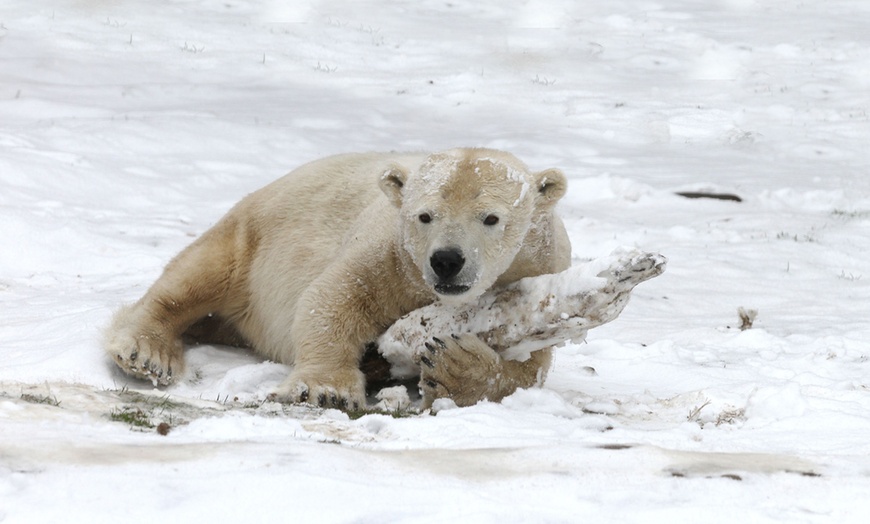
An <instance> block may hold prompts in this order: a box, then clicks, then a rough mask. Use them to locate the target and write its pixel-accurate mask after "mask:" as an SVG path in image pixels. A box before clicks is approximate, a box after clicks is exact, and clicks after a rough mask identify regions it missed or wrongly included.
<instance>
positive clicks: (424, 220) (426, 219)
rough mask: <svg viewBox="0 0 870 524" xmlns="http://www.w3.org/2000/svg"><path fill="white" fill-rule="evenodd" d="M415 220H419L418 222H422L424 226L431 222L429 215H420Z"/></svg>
mask: <svg viewBox="0 0 870 524" xmlns="http://www.w3.org/2000/svg"><path fill="white" fill-rule="evenodd" d="M417 218H418V219H420V222H422V223H424V224H428V223H429V222H432V215H430V214H429V213H420V215H419V216H418V217H417Z"/></svg>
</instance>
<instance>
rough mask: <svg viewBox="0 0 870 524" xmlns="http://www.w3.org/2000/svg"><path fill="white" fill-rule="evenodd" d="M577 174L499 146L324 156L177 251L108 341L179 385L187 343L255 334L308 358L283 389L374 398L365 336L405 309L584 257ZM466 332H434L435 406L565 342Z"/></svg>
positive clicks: (337, 398) (284, 356)
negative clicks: (509, 343) (515, 355)
mask: <svg viewBox="0 0 870 524" xmlns="http://www.w3.org/2000/svg"><path fill="white" fill-rule="evenodd" d="M566 186H567V182H566V179H565V176H564V175H563V174H562V172H561V171H559V170H558V169H547V170H544V171H541V172H537V173H533V172H530V171H529V169H528V168H527V167H526V166H525V164H523V163H522V162H521V161H520V160H518V159H517V158H516V157H515V156H513V155H511V154H509V153H506V152H503V151H498V150H492V149H478V148H462V149H454V150H449V151H444V152H440V153H432V154H394V153H365V154H346V155H338V156H333V157H329V158H325V159H322V160H318V161H314V162H312V163H309V164H306V165H303V166H302V167H300V168H298V169H296V170H295V171H293V172H291V173H290V174H288V175H286V176H284V177H283V178H281V179H279V180H277V181H275V182H273V183H272V184H270V185H268V186H266V187H264V188H262V189H260V190H259V191H256V192H254V193H252V194H250V195H248V196H247V197H246V198H244V199H243V200H241V201H240V202H239V203H238V204H237V205H236V206H235V207H233V208H232V209H231V210H230V211H229V212H228V213H227V214H226V216H224V217H223V218H222V219H221V220H220V221H219V222H218V223H217V224H215V225H214V226H213V227H212V228H211V229H210V230H208V231H207V232H206V233H204V234H203V235H202V236H201V237H200V238H199V239H197V240H196V241H195V242H193V243H192V244H191V245H190V246H189V247H187V248H186V249H184V250H183V251H182V252H181V253H180V254H179V255H177V256H176V257H175V258H174V259H173V260H172V261H170V262H169V264H168V265H167V266H166V268H165V270H164V271H163V274H162V275H161V276H160V278H159V279H158V280H157V281H156V282H155V283H154V284H153V285H152V286H151V288H150V289H149V290H148V291H147V292H146V294H145V296H143V297H142V298H141V299H140V300H139V301H138V302H136V303H135V304H132V305H129V306H125V307H122V308H121V309H120V310H119V311H118V312H117V313H116V314H115V316H114V318H113V319H112V322H111V324H110V325H109V327H108V329H107V330H106V333H105V340H104V348H105V350H106V351H107V353H108V354H109V355H110V357H111V358H112V359H113V360H114V362H115V363H116V364H117V365H118V366H119V367H120V368H121V369H122V370H123V371H125V372H127V373H128V374H130V375H133V376H136V377H139V378H144V379H150V380H152V381H153V382H154V383H155V385H158V384H159V385H167V384H169V383H171V382H172V381H173V380H175V379H177V378H178V377H179V376H180V375H181V374H182V372H183V369H184V357H183V342H182V340H186V341H194V342H200V343H219V344H229V345H235V346H247V347H251V348H253V349H254V350H255V351H257V352H258V353H260V354H261V355H263V356H264V357H266V358H268V359H271V360H274V361H278V362H282V363H285V364H288V365H290V366H292V370H291V372H290V375H289V376H288V378H287V379H286V380H285V381H284V382H283V383H282V384H281V385H280V386H279V387H278V388H277V390H276V391H275V392H274V393H273V398H275V399H276V400H280V401H283V402H307V403H311V404H318V405H320V406H325V407H337V408H348V409H358V408H361V407H364V406H365V405H366V404H365V399H366V396H365V376H364V374H363V372H362V371H361V370H360V360H361V357H362V355H363V352H364V348H365V347H366V344H367V343H370V342H372V341H374V340H375V339H376V338H377V337H378V335H379V334H381V333H382V332H383V331H384V330H385V329H386V328H387V327H389V326H390V325H391V324H392V323H393V322H394V321H396V320H397V319H398V318H400V317H401V316H403V315H405V314H407V313H408V312H410V311H412V310H414V309H417V308H419V307H422V306H424V305H427V304H430V303H432V302H434V301H436V300H440V301H443V302H445V303H463V302H467V301H470V300H474V299H476V298H477V297H479V296H480V295H481V294H483V293H484V292H485V291H487V290H488V289H490V288H491V287H493V286H500V285H504V284H507V283H510V282H514V281H516V280H519V279H521V278H524V277H530V276H537V275H541V274H548V273H556V272H560V271H563V270H564V269H566V268H568V267H569V265H570V250H571V248H570V244H569V241H568V236H567V234H566V232H565V228H564V226H563V224H562V222H561V220H560V219H559V218H558V216H556V214H555V213H554V206H555V204H556V202H557V201H558V200H559V199H560V198H561V197H562V196H563V195H564V194H565V191H566ZM450 335H451V334H450V333H444V334H443V336H442V337H438V338H434V339H433V340H432V341H431V343H427V347H428V348H429V350H430V351H431V354H430V356H432V358H428V357H427V358H423V360H422V361H423V363H424V364H425V365H424V366H422V367H423V372H422V380H421V383H420V384H421V389H422V391H423V393H424V401H425V402H426V403H427V405H428V404H429V403H431V400H432V399H433V398H437V397H445V396H446V397H451V398H453V399H454V401H456V402H457V404H459V405H470V404H473V403H475V402H477V401H479V400H481V399H484V398H487V399H490V400H494V401H498V400H500V399H501V398H503V397H504V396H506V395H508V394H510V393H512V392H513V391H514V390H516V388H518V387H529V386H532V385H534V384H536V383H539V382H540V381H541V380H542V377H543V376H544V374H545V373H546V371H547V369H548V368H549V364H550V348H546V347H545V348H541V350H540V351H536V352H535V353H533V354H532V358H530V359H528V360H527V361H525V362H513V361H502V360H501V359H500V357H499V356H498V355H497V354H496V353H495V352H494V351H493V350H492V349H490V348H489V347H488V346H486V345H485V344H484V343H483V342H481V341H480V340H478V339H476V338H475V337H470V336H464V337H451V336H450ZM436 355H437V358H435V357H436ZM436 363H437V364H438V365H436Z"/></svg>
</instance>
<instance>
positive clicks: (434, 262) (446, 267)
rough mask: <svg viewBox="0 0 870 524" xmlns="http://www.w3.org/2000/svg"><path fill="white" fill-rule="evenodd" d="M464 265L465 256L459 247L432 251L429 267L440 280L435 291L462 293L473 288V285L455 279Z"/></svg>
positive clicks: (444, 293) (443, 293) (450, 293)
mask: <svg viewBox="0 0 870 524" xmlns="http://www.w3.org/2000/svg"><path fill="white" fill-rule="evenodd" d="M464 266H465V257H464V256H463V255H462V251H460V250H459V249H456V248H451V249H440V250H438V251H436V252H434V253H432V256H431V257H429V267H431V268H432V272H434V273H435V276H436V277H438V282H436V283H435V285H434V288H435V291H436V292H437V293H438V294H440V295H461V294H462V293H465V292H467V291H468V290H469V289H471V286H469V285H467V284H461V283H457V282H456V281H455V280H456V276H457V275H459V273H460V272H461V271H462V268H463V267H464Z"/></svg>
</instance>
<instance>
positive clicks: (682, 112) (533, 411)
mask: <svg viewBox="0 0 870 524" xmlns="http://www.w3.org/2000/svg"><path fill="white" fill-rule="evenodd" d="M868 28H870V3H868V2H866V1H865V0H830V1H823V0H803V1H799V0H765V1H762V0H758V1H753V0H718V1H717V0H708V1H692V0H672V1H669V0H659V1H654V0H653V1H651V0H613V1H604V2H601V1H597V2H577V1H573V0H548V1H544V0H541V1H535V0H527V1H520V0H510V1H484V0H477V1H474V2H471V1H466V0H454V1H447V0H415V1H408V0H406V1H395V2H386V1H383V2H376V1H352V0H335V1H322V2H305V1H297V0H293V1H291V0H286V1H285V0H274V1H243V0H220V1H213V0H166V1H160V2H152V1H146V0H114V1H113V0H69V1H66V2H65V1H61V0H56V1H53V2H52V1H33V0H3V2H2V5H0V241H2V246H0V521H2V522H4V523H7V522H8V523H24V522H27V523H34V522H118V521H121V520H123V521H126V522H248V521H261V522H359V523H375V522H377V523H380V522H433V523H434V522H475V523H478V522H484V523H485V522H497V523H504V522H619V523H627V522H628V523H630V522H643V523H648V522H753V523H755V522H837V523H842V522H866V521H867V520H866V519H867V518H868V515H870V362H868V357H870V347H868V340H870V272H868V266H867V259H868V254H870V169H868V168H870V115H868V110H870V30H868ZM454 146H489V147H497V148H503V149H507V150H510V151H512V152H514V153H515V154H517V155H518V156H519V157H520V158H522V159H524V160H525V161H526V162H527V163H528V164H529V165H530V166H531V167H532V168H533V169H544V168H548V167H560V168H562V169H563V170H564V171H565V172H566V174H567V176H568V177H569V183H570V189H569V191H568V195H567V196H566V198H565V199H564V201H563V203H562V204H561V205H560V212H561V214H562V216H563V217H564V218H565V222H566V225H567V227H568V231H569V234H570V236H571V241H572V243H573V255H574V260H575V263H582V262H583V261H585V260H588V259H590V258H595V257H600V256H604V255H607V254H609V253H610V252H611V251H612V250H613V249H614V248H616V247H620V246H626V247H630V248H638V249H642V250H645V251H653V252H660V253H662V254H664V255H666V256H667V257H668V258H669V264H668V269H667V271H666V272H665V274H664V275H662V276H660V277H658V278H655V279H653V280H651V281H649V282H646V283H643V284H641V285H640V286H639V287H638V288H637V289H636V290H635V291H634V293H633V299H632V301H631V303H629V305H628V307H627V308H626V310H625V311H624V313H623V314H622V315H621V316H620V317H619V318H618V319H616V320H615V321H614V322H612V323H611V324H608V325H606V326H603V327H600V328H597V329H593V330H592V331H591V332H590V333H589V336H588V338H587V341H586V342H585V343H581V344H568V345H567V346H565V347H563V348H560V349H559V350H558V351H557V355H556V358H555V362H554V366H553V369H552V371H551V374H550V377H549V379H548V380H547V382H546V384H545V385H544V387H543V388H541V389H535V390H526V391H519V392H517V393H516V394H514V395H512V396H511V397H508V398H507V399H505V400H504V401H503V402H502V403H500V404H493V403H481V404H479V405H476V406H473V407H469V408H462V409H448V410H444V411H441V412H439V413H438V414H437V416H431V415H419V416H412V417H409V418H392V417H389V416H387V415H367V416H364V417H362V418H359V419H355V420H352V419H349V418H348V417H347V415H345V414H344V413H341V412H339V411H335V410H327V411H321V410H316V409H304V408H298V407H288V408H282V407H281V406H279V405H275V404H273V403H263V402H262V400H263V398H264V397H265V395H266V394H267V393H268V391H269V390H270V388H271V387H273V386H275V385H276V384H277V383H278V382H279V381H280V380H281V379H282V378H283V377H284V376H285V375H286V373H287V368H286V367H284V366H281V365H278V364H274V363H268V362H262V361H261V360H260V359H259V358H257V357H256V356H254V355H252V354H250V353H244V352H241V351H237V350H232V349H229V348H221V347H200V348H194V349H190V350H189V351H188V352H187V358H188V362H189V366H188V367H189V370H188V375H187V376H186V377H185V378H184V380H183V381H182V382H181V383H179V384H178V385H175V386H173V387H170V388H167V389H165V390H154V389H153V388H152V387H151V386H150V385H149V384H147V383H143V382H138V381H134V380H130V379H128V378H126V377H125V376H123V375H121V374H119V373H118V372H116V371H115V369H113V365H112V364H111V363H110V362H108V360H107V359H106V358H105V357H104V355H103V353H102V350H101V349H100V346H99V339H100V332H101V329H102V327H103V326H104V325H105V324H106V322H107V320H108V318H109V317H110V315H111V313H112V311H113V309H114V308H115V307H116V306H117V305H118V304H120V303H123V302H127V301H133V300H135V299H137V298H138V297H139V296H141V295H142V294H143V293H144V291H145V289H146V288H147V287H148V286H149V285H150V284H151V283H152V282H153V281H154V279H156V278H157V276H158V275H159V274H160V271H161V270H162V267H163V265H164V264H165V263H166V262H167V261H168V260H169V259H170V258H171V257H172V256H173V255H174V254H176V253H177V252H178V251H179V250H181V249H182V248H183V247H184V246H185V245H187V244H188V243H190V242H191V241H192V240H193V239H194V238H196V237H197V236H198V235H200V234H202V232H203V231H205V230H206V229H207V228H208V227H209V226H210V225H211V224H213V223H214V222H215V221H216V220H217V219H218V218H219V217H220V216H222V215H223V213H225V212H226V211H227V210H228V209H229V208H230V207H231V206H232V205H233V204H234V203H235V202H236V201H237V200H239V199H240V198H241V197H242V196H244V195H245V194H247V193H249V192H251V191H253V190H255V189H257V188H259V187H261V186H263V185H265V184H266V183H268V182H270V181H271V180H274V179H276V178H278V177H279V176H281V175H283V174H284V173H286V172H287V171H289V170H290V169H292V168H294V167H296V166H298V165H300V164H301V163H303V162H306V161H309V160H312V159H316V158H319V157H322V156H325V155H329V154H332V153H339V152H347V151H366V150H394V149H395V150H418V149H425V150H437V149H443V148H449V147H454ZM694 190H712V191H720V192H728V193H734V194H737V195H739V196H741V197H742V198H743V199H744V201H743V202H741V203H737V202H729V201H716V200H689V199H685V198H682V197H679V196H676V195H675V194H674V193H675V192H677V191H694ZM739 307H744V308H747V309H757V310H758V317H757V319H756V321H755V323H754V325H753V327H752V328H751V329H747V330H745V331H741V330H740V329H738V326H739V323H740V322H739V320H738V315H737V309H738V308H739ZM138 393H141V394H138ZM143 399H144V400H143ZM149 399H150V400H149ZM58 403H59V405H56V404H58ZM137 406H138V407H137ZM135 409H140V410H144V412H146V413H147V414H150V415H153V416H154V417H156V418H158V419H160V420H165V421H166V422H167V423H168V424H169V425H170V431H169V433H168V434H167V435H165V436H164V435H160V434H158V432H157V431H155V430H154V429H153V428H152V429H143V430H137V429H134V428H131V426H130V425H129V424H126V423H123V422H118V421H115V420H111V415H112V414H113V413H115V414H117V413H121V412H123V411H124V410H133V411H135ZM160 417H163V418H160ZM173 417H174V418H173Z"/></svg>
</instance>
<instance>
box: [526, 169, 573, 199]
mask: <svg viewBox="0 0 870 524" xmlns="http://www.w3.org/2000/svg"><path fill="white" fill-rule="evenodd" d="M534 178H535V188H537V190H538V195H537V198H536V199H535V200H536V203H537V205H538V207H543V208H546V207H551V206H554V205H555V204H556V202H558V201H559V199H560V198H562V197H563V196H565V192H566V191H568V179H566V178H565V175H564V174H563V173H562V172H561V171H559V170H558V169H555V168H553V169H546V170H544V171H541V172H540V173H537V174H535V175H534Z"/></svg>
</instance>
